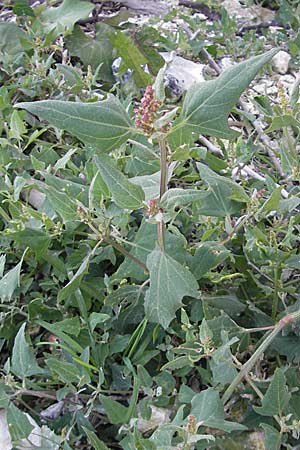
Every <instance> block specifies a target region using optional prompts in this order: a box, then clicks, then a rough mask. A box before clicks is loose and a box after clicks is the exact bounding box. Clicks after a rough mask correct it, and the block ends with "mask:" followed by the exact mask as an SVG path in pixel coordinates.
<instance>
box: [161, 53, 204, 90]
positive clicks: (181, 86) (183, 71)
mask: <svg viewBox="0 0 300 450" xmlns="http://www.w3.org/2000/svg"><path fill="white" fill-rule="evenodd" d="M161 56H162V57H163V58H164V60H165V61H166V63H167V64H168V67H167V69H166V79H167V80H168V82H169V83H172V85H173V84H174V86H175V85H176V91H178V92H174V93H175V95H178V94H181V93H182V92H183V91H184V90H186V89H188V88H190V87H191V86H192V85H193V84H195V83H201V82H203V81H205V79H204V77H203V75H202V73H203V69H204V67H205V64H200V63H195V62H193V61H190V60H189V59H185V58H182V57H181V56H173V55H172V54H171V52H162V53H161ZM169 87H170V89H172V90H174V89H173V88H172V86H169Z"/></svg>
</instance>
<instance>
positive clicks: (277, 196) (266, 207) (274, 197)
mask: <svg viewBox="0 0 300 450" xmlns="http://www.w3.org/2000/svg"><path fill="white" fill-rule="evenodd" d="M281 191H282V187H278V188H277V189H275V190H274V191H273V192H272V194H271V195H270V197H269V198H268V200H266V201H265V203H264V204H263V206H262V208H261V210H260V212H261V213H264V214H267V213H269V212H270V211H277V210H278V207H279V202H280V200H281Z"/></svg>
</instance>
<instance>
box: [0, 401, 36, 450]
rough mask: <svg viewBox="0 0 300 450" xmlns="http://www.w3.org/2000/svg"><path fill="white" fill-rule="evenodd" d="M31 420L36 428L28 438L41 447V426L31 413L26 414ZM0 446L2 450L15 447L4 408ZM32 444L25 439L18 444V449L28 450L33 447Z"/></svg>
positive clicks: (0, 420) (0, 416) (0, 418)
mask: <svg viewBox="0 0 300 450" xmlns="http://www.w3.org/2000/svg"><path fill="white" fill-rule="evenodd" d="M26 416H27V418H28V420H29V422H30V423H31V425H32V426H34V429H33V430H32V432H31V434H30V435H29V436H28V439H29V440H30V442H31V443H32V444H33V445H35V446H36V447H37V448H40V446H41V437H40V436H39V432H40V427H39V426H38V424H37V423H36V422H35V421H34V420H33V418H32V417H30V416H29V414H26ZM0 444H1V445H0V448H1V450H11V449H12V448H13V446H12V442H11V438H10V434H9V431H8V424H7V420H6V412H5V411H4V410H3V409H2V410H1V411H0ZM31 448H32V445H31V444H30V443H29V441H28V440H26V439H23V440H22V441H21V445H20V446H18V450H25V449H26V450H28V449H31Z"/></svg>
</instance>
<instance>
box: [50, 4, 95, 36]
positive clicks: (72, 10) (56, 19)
mask: <svg viewBox="0 0 300 450" xmlns="http://www.w3.org/2000/svg"><path fill="white" fill-rule="evenodd" d="M93 8H94V6H93V5H91V4H90V3H88V2H83V1H80V0H64V1H63V3H62V4H61V5H60V6H58V7H56V8H47V9H46V10H45V11H43V13H42V14H41V20H42V22H43V23H44V24H45V25H46V32H49V31H50V30H52V29H53V28H57V29H58V32H62V31H64V30H72V29H73V27H74V24H75V23H76V22H77V21H78V20H80V19H85V18H87V17H88V16H89V14H90V13H91V12H92V11H93Z"/></svg>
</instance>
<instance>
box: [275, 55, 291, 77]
mask: <svg viewBox="0 0 300 450" xmlns="http://www.w3.org/2000/svg"><path fill="white" fill-rule="evenodd" d="M290 59H291V55H290V54H289V53H287V52H285V51H283V50H280V51H279V52H278V53H277V55H275V56H274V58H273V61H272V62H273V68H274V70H275V71H276V72H278V73H280V74H281V75H284V74H286V73H287V71H288V70H289V62H290Z"/></svg>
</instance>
